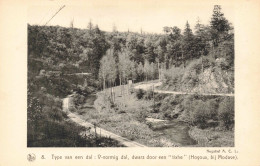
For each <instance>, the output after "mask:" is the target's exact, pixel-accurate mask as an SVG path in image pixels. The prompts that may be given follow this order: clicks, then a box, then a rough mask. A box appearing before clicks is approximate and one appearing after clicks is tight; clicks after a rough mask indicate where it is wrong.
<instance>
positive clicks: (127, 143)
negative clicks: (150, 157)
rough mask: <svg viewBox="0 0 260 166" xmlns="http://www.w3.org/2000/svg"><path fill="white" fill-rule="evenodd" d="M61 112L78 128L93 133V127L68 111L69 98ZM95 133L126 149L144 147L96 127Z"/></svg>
mask: <svg viewBox="0 0 260 166" xmlns="http://www.w3.org/2000/svg"><path fill="white" fill-rule="evenodd" d="M63 111H65V112H66V113H67V115H68V117H69V118H70V119H71V120H72V121H73V122H75V123H77V124H78V125H80V126H83V127H85V128H86V129H87V128H90V132H93V133H95V128H94V125H93V124H91V123H89V122H86V121H84V120H83V119H81V118H80V117H79V116H78V115H77V114H74V113H72V112H70V111H69V97H67V98H64V99H63ZM96 132H97V133H98V134H100V133H101V136H102V137H110V138H112V139H114V140H117V141H118V142H119V143H121V144H122V145H124V146H126V147H146V146H144V145H142V144H139V143H137V142H134V141H131V140H128V139H127V138H124V137H121V136H119V135H116V134H114V133H111V132H109V131H107V130H104V129H102V128H99V127H96Z"/></svg>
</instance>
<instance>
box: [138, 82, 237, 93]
mask: <svg viewBox="0 0 260 166" xmlns="http://www.w3.org/2000/svg"><path fill="white" fill-rule="evenodd" d="M161 85H162V82H148V83H143V84H138V85H136V86H134V88H135V89H143V90H149V89H152V86H154V92H156V93H166V94H184V95H194V94H198V95H204V96H234V94H225V93H191V92H176V91H166V90H159V89H156V87H158V86H161Z"/></svg>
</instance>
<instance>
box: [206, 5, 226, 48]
mask: <svg viewBox="0 0 260 166" xmlns="http://www.w3.org/2000/svg"><path fill="white" fill-rule="evenodd" d="M210 27H211V37H212V40H213V44H214V46H218V44H219V42H220V41H219V40H220V36H221V35H225V33H227V32H228V31H229V30H230V24H229V22H228V20H227V19H226V18H225V17H224V13H222V12H221V6H220V5H215V6H214V9H213V14H212V17H211V21H210Z"/></svg>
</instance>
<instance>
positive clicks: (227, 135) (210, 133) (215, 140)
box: [189, 127, 234, 147]
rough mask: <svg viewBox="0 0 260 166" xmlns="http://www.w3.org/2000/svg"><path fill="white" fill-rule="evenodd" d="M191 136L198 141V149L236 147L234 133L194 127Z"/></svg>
mask: <svg viewBox="0 0 260 166" xmlns="http://www.w3.org/2000/svg"><path fill="white" fill-rule="evenodd" d="M189 135H190V136H191V137H192V138H193V139H195V140H197V141H198V144H197V145H196V146H198V147H234V131H219V130H212V129H199V128H197V127H192V128H191V129H190V131H189Z"/></svg>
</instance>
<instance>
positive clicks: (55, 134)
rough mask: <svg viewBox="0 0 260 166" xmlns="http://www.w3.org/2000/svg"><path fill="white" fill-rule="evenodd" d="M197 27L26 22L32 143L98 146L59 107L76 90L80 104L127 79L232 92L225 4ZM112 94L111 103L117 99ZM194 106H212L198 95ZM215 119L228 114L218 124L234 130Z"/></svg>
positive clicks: (176, 88) (191, 89)
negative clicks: (134, 28) (159, 29)
mask: <svg viewBox="0 0 260 166" xmlns="http://www.w3.org/2000/svg"><path fill="white" fill-rule="evenodd" d="M194 29H195V31H194V32H192V29H191V28H190V25H189V23H188V21H187V22H186V24H185V26H184V30H183V32H182V31H181V29H180V28H179V27H176V26H174V27H163V34H149V33H145V32H141V33H137V32H129V31H128V32H118V31H117V29H116V27H114V28H113V31H112V32H104V31H102V30H100V29H99V27H98V25H95V26H94V25H93V24H92V22H89V23H88V27H87V28H86V29H77V28H73V26H72V27H70V28H65V27H60V26H38V25H28V87H27V94H28V96H27V97H28V98H27V105H28V106H27V113H28V135H27V136H28V139H27V140H28V146H98V145H97V142H96V140H95V141H94V142H93V137H90V138H85V139H83V138H82V137H80V136H79V134H80V133H81V131H82V128H80V127H79V126H77V125H76V124H73V123H71V122H69V121H68V117H67V116H66V114H64V113H63V112H62V99H63V98H65V97H66V96H67V95H69V94H71V93H76V94H77V95H76V96H77V99H81V101H80V102H78V104H79V105H80V104H82V103H84V102H85V100H84V98H85V97H87V96H88V95H90V94H91V93H93V92H96V91H99V90H101V89H106V88H110V87H114V86H116V85H121V84H127V82H128V80H132V81H133V82H141V81H148V80H155V79H160V80H163V85H162V87H160V88H162V89H167V90H174V91H184V92H198V93H234V33H233V27H232V25H231V23H229V21H228V20H226V18H225V17H224V14H223V13H222V12H221V7H220V6H218V5H216V6H215V7H214V9H213V14H212V17H211V21H210V23H209V25H203V24H201V23H200V21H199V20H198V22H197V24H196V26H195V28H194ZM75 73H88V74H86V75H83V74H82V75H80V74H75ZM111 89H112V88H111ZM122 90H124V89H122ZM111 91H112V90H111ZM121 93H122V92H121ZM112 95H113V94H112V93H111V96H110V97H109V100H111V99H112V100H113V97H112ZM148 98H149V95H148ZM162 99H163V100H166V98H165V99H164V98H162ZM184 100H185V99H184ZM214 100H215V99H214ZM223 101H225V99H222V98H221V99H216V102H217V105H218V106H217V107H216V108H214V110H216V109H220V108H223V110H227V106H226V104H225V103H228V105H229V106H230V107H231V105H232V103H233V102H232V100H231V101H229V100H227V101H226V102H224V104H223V105H224V106H223V107H222V106H221V102H223ZM203 102H208V101H204V100H203ZM112 103H113V101H112ZM198 103H199V104H198ZM230 103H231V104H230ZM178 104H179V106H178V107H181V106H183V107H184V106H185V108H184V109H183V110H184V111H183V112H185V111H186V112H187V113H192V114H196V111H195V110H200V109H199V108H186V107H187V105H186V104H183V102H182V101H181V102H180V103H178ZM192 105H194V106H195V105H202V106H201V108H202V107H204V105H207V106H208V105H210V104H207V103H206V104H205V103H202V102H200V101H195V100H194V101H192ZM206 108H208V107H206ZM232 108H233V107H232ZM176 109H177V108H176ZM209 109H210V108H209ZM160 110H162V111H163V112H167V111H169V110H168V109H165V110H163V108H160ZM174 110H175V109H174ZM214 110H211V111H214ZM170 111H173V110H170ZM194 111H195V112H194ZM228 111H231V112H232V111H233V110H232V109H231V110H228ZM197 112H199V113H198V114H200V112H201V111H197ZM219 112H221V111H219ZM219 112H218V113H216V114H218V115H219V114H220V113H219ZM202 113H203V114H204V112H203V111H202ZM166 114H167V113H166ZM170 114H172V113H170ZM214 115H215V114H214ZM167 116H168V115H167ZM169 116H171V115H169ZM194 116H195V115H194ZM202 116H203V118H202V119H204V120H203V121H201V120H199V122H197V120H192V123H193V124H195V123H198V124H199V123H203V122H204V121H207V120H210V119H212V116H213V115H210V117H211V118H209V115H208V114H207V113H205V118H204V115H202ZM195 117H197V115H196V116H195ZM198 117H200V115H199V116H198ZM188 118H192V117H190V116H189V117H188ZM218 118H219V119H221V118H222V119H225V118H226V120H223V121H221V123H223V126H225V123H226V122H224V121H228V120H229V121H231V122H228V126H227V127H226V129H227V130H231V129H232V128H233V127H232V125H233V116H232V115H230V116H229V114H228V115H227V114H225V111H224V113H223V116H220V115H219V116H218ZM184 119H185V118H184ZM110 143H111V142H110ZM110 143H109V142H108V144H109V145H110ZM102 146H103V145H102ZM104 146H106V145H104Z"/></svg>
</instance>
